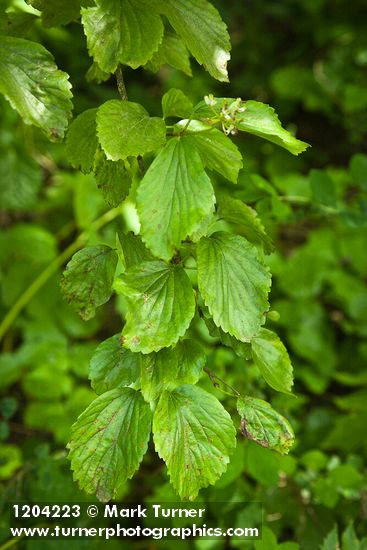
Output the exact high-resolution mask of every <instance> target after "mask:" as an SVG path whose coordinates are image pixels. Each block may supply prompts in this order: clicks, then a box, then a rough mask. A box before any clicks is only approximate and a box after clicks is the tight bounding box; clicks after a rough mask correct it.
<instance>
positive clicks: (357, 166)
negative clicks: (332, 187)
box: [349, 153, 367, 189]
mask: <svg viewBox="0 0 367 550" xmlns="http://www.w3.org/2000/svg"><path fill="white" fill-rule="evenodd" d="M349 170H350V172H351V174H352V177H353V179H354V181H355V182H356V183H357V185H360V186H361V187H362V188H363V189H367V155H363V154H362V153H358V154H357V155H353V157H352V159H351V161H350V163H349Z"/></svg>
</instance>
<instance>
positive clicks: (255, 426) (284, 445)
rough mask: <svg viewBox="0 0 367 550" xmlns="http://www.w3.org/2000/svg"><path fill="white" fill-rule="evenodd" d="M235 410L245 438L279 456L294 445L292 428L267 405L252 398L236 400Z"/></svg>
mask: <svg viewBox="0 0 367 550" xmlns="http://www.w3.org/2000/svg"><path fill="white" fill-rule="evenodd" d="M237 410H238V413H239V415H240V416H241V431H242V433H243V435H244V436H245V437H247V438H248V439H251V440H252V441H255V442H256V443H258V444H259V445H261V446H262V447H268V448H269V449H274V450H275V451H278V452H279V453H281V454H287V453H288V452H289V450H290V448H291V447H292V445H293V443H294V433H293V430H292V427H291V425H290V424H289V422H288V420H286V419H285V418H284V417H283V416H282V415H280V414H279V413H278V412H277V411H276V410H275V409H273V408H272V406H271V405H270V404H269V403H267V402H266V401H263V400H262V399H255V398H254V397H244V398H240V399H238V401H237Z"/></svg>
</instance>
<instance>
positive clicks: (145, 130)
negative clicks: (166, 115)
mask: <svg viewBox="0 0 367 550" xmlns="http://www.w3.org/2000/svg"><path fill="white" fill-rule="evenodd" d="M97 132H98V138H99V141H100V144H101V146H102V149H103V150H104V152H105V153H106V156H107V158H108V159H109V160H120V159H122V160H123V159H126V158H127V157H129V156H134V157H137V156H138V155H144V154H145V153H149V152H151V151H156V150H157V149H159V148H160V147H162V146H163V145H164V143H165V141H166V126H165V124H164V121H163V119H161V118H158V117H153V118H151V117H150V116H149V114H148V113H147V111H146V110H145V109H144V107H142V106H141V105H139V104H138V103H132V102H130V101H120V100H118V99H111V100H110V101H106V103H104V104H103V105H102V106H101V107H100V108H99V109H98V113H97Z"/></svg>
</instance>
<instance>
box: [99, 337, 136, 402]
mask: <svg viewBox="0 0 367 550" xmlns="http://www.w3.org/2000/svg"><path fill="white" fill-rule="evenodd" d="M141 357H142V355H141V354H140V353H132V352H131V351H130V350H128V349H126V348H123V347H122V343H121V336H120V335H117V334H116V335H115V336H111V338H108V339H107V340H105V341H104V342H102V344H100V345H99V346H98V348H97V349H96V351H95V352H94V355H93V357H92V359H91V362H90V367H89V379H90V380H91V386H92V388H93V389H94V391H95V392H96V393H97V394H101V393H104V392H106V391H108V390H113V389H115V388H120V387H122V386H129V385H130V384H133V383H134V382H136V381H137V379H138V378H139V376H140V365H141Z"/></svg>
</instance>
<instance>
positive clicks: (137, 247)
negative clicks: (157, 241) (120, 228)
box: [117, 232, 153, 269]
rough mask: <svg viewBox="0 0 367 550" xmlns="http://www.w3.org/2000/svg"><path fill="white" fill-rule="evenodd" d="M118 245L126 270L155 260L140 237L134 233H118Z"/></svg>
mask: <svg viewBox="0 0 367 550" xmlns="http://www.w3.org/2000/svg"><path fill="white" fill-rule="evenodd" d="M117 245H118V247H119V254H120V259H121V261H122V263H123V264H124V266H125V268H126V269H128V268H129V267H131V266H133V265H136V264H140V263H142V262H147V261H149V260H153V256H152V255H151V253H150V252H149V250H148V249H147V247H146V246H145V244H144V243H143V241H142V240H141V238H140V237H139V235H134V234H133V233H121V232H120V233H118V235H117Z"/></svg>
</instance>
